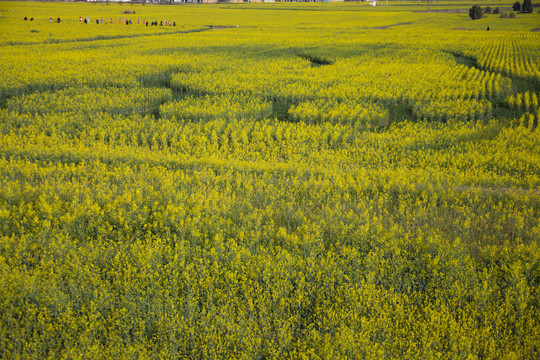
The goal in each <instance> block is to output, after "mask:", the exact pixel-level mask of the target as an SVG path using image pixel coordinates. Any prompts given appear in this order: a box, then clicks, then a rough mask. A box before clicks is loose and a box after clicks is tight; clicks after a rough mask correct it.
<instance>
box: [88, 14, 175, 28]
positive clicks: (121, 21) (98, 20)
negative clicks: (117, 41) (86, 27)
mask: <svg viewBox="0 0 540 360" xmlns="http://www.w3.org/2000/svg"><path fill="white" fill-rule="evenodd" d="M79 22H84V23H85V24H89V23H90V17H89V16H87V17H85V18H84V19H83V18H82V17H79ZM109 22H110V23H111V24H113V23H114V21H113V18H110V19H109ZM106 23H107V21H105V20H103V17H101V18H96V24H98V25H99V24H106ZM118 23H119V24H126V25H132V24H133V22H132V20H131V19H129V20H128V19H125V18H124V19H122V18H118ZM137 24H143V25H146V26H148V25H151V26H158V21H157V20H153V21H152V22H150V23H148V20H144V19H143V20H142V21H141V19H137ZM159 25H160V26H176V21H173V22H171V21H167V20H166V19H165V20H163V21H161V22H160V23H159Z"/></svg>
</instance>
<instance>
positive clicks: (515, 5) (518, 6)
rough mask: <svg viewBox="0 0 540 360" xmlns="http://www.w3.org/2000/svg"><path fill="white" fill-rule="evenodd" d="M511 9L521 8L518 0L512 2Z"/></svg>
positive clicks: (517, 9)
mask: <svg viewBox="0 0 540 360" xmlns="http://www.w3.org/2000/svg"><path fill="white" fill-rule="evenodd" d="M512 9H513V10H514V11H519V10H521V4H520V3H519V1H516V2H515V3H514V6H512Z"/></svg>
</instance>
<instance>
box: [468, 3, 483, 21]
mask: <svg viewBox="0 0 540 360" xmlns="http://www.w3.org/2000/svg"><path fill="white" fill-rule="evenodd" d="M469 16H470V17H471V19H473V20H476V19H481V18H482V8H481V7H480V5H474V6H473V7H472V8H470V9H469Z"/></svg>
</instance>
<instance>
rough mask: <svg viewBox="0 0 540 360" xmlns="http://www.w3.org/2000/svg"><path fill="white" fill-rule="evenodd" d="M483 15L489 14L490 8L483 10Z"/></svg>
mask: <svg viewBox="0 0 540 360" xmlns="http://www.w3.org/2000/svg"><path fill="white" fill-rule="evenodd" d="M484 14H491V8H490V7H489V6H488V7H487V8H485V9H484Z"/></svg>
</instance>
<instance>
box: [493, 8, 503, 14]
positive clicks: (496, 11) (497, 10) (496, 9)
mask: <svg viewBox="0 0 540 360" xmlns="http://www.w3.org/2000/svg"><path fill="white" fill-rule="evenodd" d="M500 12H501V11H500V10H499V8H498V7H496V8H495V10H493V13H494V14H499V13H500Z"/></svg>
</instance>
